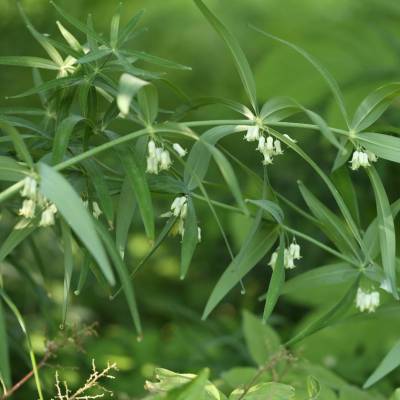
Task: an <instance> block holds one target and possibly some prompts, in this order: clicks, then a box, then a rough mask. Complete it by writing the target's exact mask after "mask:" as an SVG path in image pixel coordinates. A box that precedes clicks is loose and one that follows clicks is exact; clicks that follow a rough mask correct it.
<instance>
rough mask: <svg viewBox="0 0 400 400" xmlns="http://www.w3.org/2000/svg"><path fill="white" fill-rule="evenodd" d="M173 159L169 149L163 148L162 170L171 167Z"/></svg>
mask: <svg viewBox="0 0 400 400" xmlns="http://www.w3.org/2000/svg"><path fill="white" fill-rule="evenodd" d="M171 164H172V161H171V156H170V155H169V151H168V150H162V151H161V153H160V170H161V171H163V170H167V169H169V168H170V167H171Z"/></svg>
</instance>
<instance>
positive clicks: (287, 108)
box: [260, 97, 300, 124]
mask: <svg viewBox="0 0 400 400" xmlns="http://www.w3.org/2000/svg"><path fill="white" fill-rule="evenodd" d="M299 111H300V107H299V105H298V103H297V102H295V101H294V100H292V99H291V98H290V97H273V98H272V99H270V100H268V101H267V102H266V103H264V105H263V106H262V108H261V112H260V118H262V119H263V120H264V121H265V122H266V123H267V124H270V123H273V122H279V121H282V120H283V119H285V118H287V117H290V116H291V115H293V114H295V113H298V112H299Z"/></svg>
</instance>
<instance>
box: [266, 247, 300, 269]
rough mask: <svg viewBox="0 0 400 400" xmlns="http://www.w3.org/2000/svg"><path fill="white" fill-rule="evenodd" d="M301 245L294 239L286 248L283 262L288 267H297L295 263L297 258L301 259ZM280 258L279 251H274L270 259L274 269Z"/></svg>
mask: <svg viewBox="0 0 400 400" xmlns="http://www.w3.org/2000/svg"><path fill="white" fill-rule="evenodd" d="M300 258H301V255H300V245H299V244H297V243H296V241H293V242H292V243H291V244H290V246H289V247H288V248H286V249H285V250H284V253H283V264H284V266H285V268H286V269H293V268H296V265H295V263H294V261H295V260H300ZM277 259H278V252H277V251H274V252H273V253H272V255H271V259H270V260H269V263H268V265H269V266H270V267H271V268H272V269H274V268H275V264H276V260H277Z"/></svg>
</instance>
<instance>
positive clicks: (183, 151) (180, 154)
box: [172, 143, 187, 157]
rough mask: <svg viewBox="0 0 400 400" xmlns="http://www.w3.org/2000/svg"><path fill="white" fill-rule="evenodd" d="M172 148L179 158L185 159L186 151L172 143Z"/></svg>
mask: <svg viewBox="0 0 400 400" xmlns="http://www.w3.org/2000/svg"><path fill="white" fill-rule="evenodd" d="M172 148H173V149H174V150H175V151H176V152H177V154H178V156H179V157H185V155H186V153H187V151H186V149H184V148H183V147H182V146H181V145H180V144H179V143H174V144H173V145H172Z"/></svg>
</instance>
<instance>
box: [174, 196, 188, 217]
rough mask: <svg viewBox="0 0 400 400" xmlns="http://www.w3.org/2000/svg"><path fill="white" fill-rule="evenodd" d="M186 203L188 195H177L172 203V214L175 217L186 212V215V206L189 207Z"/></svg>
mask: <svg viewBox="0 0 400 400" xmlns="http://www.w3.org/2000/svg"><path fill="white" fill-rule="evenodd" d="M186 203H187V198H186V196H180V197H176V198H175V199H174V201H173V202H172V204H171V211H172V214H173V215H174V216H175V217H182V213H184V214H185V215H186V207H187V205H186ZM185 206H186V207H185ZM182 211H183V212H182ZM183 218H184V217H183Z"/></svg>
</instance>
